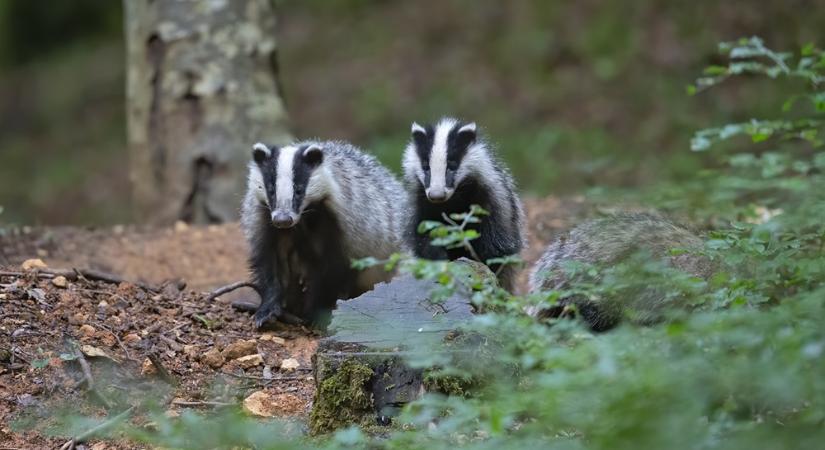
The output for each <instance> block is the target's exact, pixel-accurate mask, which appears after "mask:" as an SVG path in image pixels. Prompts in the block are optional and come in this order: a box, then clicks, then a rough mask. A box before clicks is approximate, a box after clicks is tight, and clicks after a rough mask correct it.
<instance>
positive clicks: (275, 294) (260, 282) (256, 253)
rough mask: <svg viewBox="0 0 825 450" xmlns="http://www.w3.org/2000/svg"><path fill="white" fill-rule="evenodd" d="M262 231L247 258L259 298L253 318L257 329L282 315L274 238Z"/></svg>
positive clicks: (269, 233) (267, 232)
mask: <svg viewBox="0 0 825 450" xmlns="http://www.w3.org/2000/svg"><path fill="white" fill-rule="evenodd" d="M264 230H266V231H265V232H264V233H261V234H260V235H259V236H258V239H256V241H257V242H255V243H254V245H252V246H251V254H250V256H249V267H250V269H251V271H252V280H253V282H254V284H255V286H256V287H257V289H258V294H259V295H260V296H261V304H260V306H258V309H257V310H256V311H255V314H254V316H253V319H254V320H255V326H256V327H257V328H261V327H263V326H264V325H265V324H266V323H267V322H270V321H273V320H275V319H278V318H279V317H280V316H281V315H282V314H283V302H282V298H281V297H282V289H281V288H282V286H281V282H280V280H279V279H278V277H276V275H278V274H277V269H278V267H279V264H278V253H277V251H276V248H275V236H274V235H273V234H272V232H270V231H269V230H268V229H267V228H264ZM281 266H283V265H281Z"/></svg>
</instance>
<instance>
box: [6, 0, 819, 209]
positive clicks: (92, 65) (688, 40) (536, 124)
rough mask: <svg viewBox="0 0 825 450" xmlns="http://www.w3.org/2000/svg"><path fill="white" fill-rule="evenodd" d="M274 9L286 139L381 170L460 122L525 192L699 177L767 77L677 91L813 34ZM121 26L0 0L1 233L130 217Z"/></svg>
mask: <svg viewBox="0 0 825 450" xmlns="http://www.w3.org/2000/svg"><path fill="white" fill-rule="evenodd" d="M276 3H277V6H278V14H279V15H278V20H279V36H278V45H279V54H278V56H279V61H280V68H281V78H282V79H281V81H282V84H283V88H284V94H285V101H286V103H287V108H288V111H289V114H290V118H291V121H292V128H293V130H294V132H295V134H296V136H298V137H299V138H308V137H321V138H330V139H348V140H352V141H353V142H355V143H356V144H358V145H361V146H363V147H365V148H367V149H369V150H370V151H372V152H374V153H376V154H377V155H378V156H379V157H380V158H381V159H382V160H383V161H384V162H385V163H387V164H388V165H390V166H391V167H392V168H393V169H394V170H396V171H397V170H398V169H399V160H400V155H401V150H402V148H403V146H404V145H405V142H406V140H407V137H408V130H409V124H410V122H411V121H413V120H416V121H427V120H433V119H435V118H437V117H438V116H440V115H442V114H451V115H458V116H460V117H464V118H468V119H472V120H476V121H478V122H479V123H480V124H481V125H482V126H483V127H484V128H485V129H486V131H487V132H488V133H489V135H490V136H491V137H492V140H493V141H494V142H495V143H496V144H497V145H498V147H499V149H500V152H501V153H502V155H503V156H504V158H505V159H506V160H507V162H508V163H509V164H510V165H511V167H512V169H513V171H514V172H515V174H516V177H517V179H518V180H519V182H520V184H521V187H522V188H523V190H524V191H525V192H526V193H528V194H534V195H546V194H551V193H553V194H570V193H573V192H581V191H583V190H585V189H587V188H590V187H594V186H597V185H598V186H601V187H611V186H624V187H633V186H638V185H643V184H646V183H651V182H655V181H658V180H662V179H670V180H678V179H679V178H680V177H684V176H686V175H688V174H690V173H691V172H693V171H695V170H698V168H699V167H701V166H702V165H703V164H704V163H707V161H702V160H701V158H707V157H708V156H707V155H702V154H695V153H694V154H691V153H689V152H688V151H686V150H687V148H688V145H689V139H690V136H691V134H692V133H693V132H694V131H695V130H697V129H699V128H701V127H705V126H708V125H711V124H714V123H720V122H722V121H726V122H734V121H742V120H747V119H750V118H751V116H773V115H775V114H776V113H777V111H776V105H777V104H781V100H780V99H783V98H784V97H785V96H786V94H787V92H786V91H785V87H783V84H782V83H784V82H780V83H777V82H773V83H767V82H766V83H765V88H764V89H761V90H760V89H759V88H757V89H755V90H754V89H752V88H753V86H752V85H751V87H750V88H749V90H748V92H760V94H761V95H760V96H758V97H757V96H753V97H746V91H744V90H741V89H740V87H741V83H739V82H737V81H734V82H731V83H728V84H727V85H725V86H722V87H721V88H720V89H719V91H718V92H717V93H716V95H714V96H712V97H711V96H708V97H704V96H698V97H690V96H688V95H687V94H686V89H685V88H686V86H687V85H688V84H689V83H690V82H691V81H693V79H694V78H695V75H696V74H697V73H700V72H701V70H702V68H703V67H705V66H707V65H709V64H713V63H714V62H715V58H717V57H718V56H717V53H716V52H715V48H716V43H717V42H720V41H726V40H732V39H735V38H738V37H740V36H749V35H758V36H761V37H763V38H764V39H765V42H766V44H767V45H769V46H771V47H773V48H798V47H799V46H800V45H802V44H803V43H806V42H819V43H821V42H825V26H823V24H825V1H822V0H817V1H802V0H771V1H759V2H753V1H750V2H749V1H728V2H718V1H713V0H701V1H693V2H681V1H666V2H665V1H662V2H652V1H648V2H600V1H596V0H582V1H577V2H549V1H543V0H521V1H514V2H483V3H482V2H477V1H472V0H449V1H436V0H423V1H415V2H411V1H388V0H334V1H332V0H331V1H300V0H280V1H277V2H276ZM122 21H123V12H122V4H121V2H119V1H102V0H61V1H56V2H48V3H46V2H36V1H31V0H0V206H2V208H3V211H2V213H1V214H0V222H4V223H17V224H113V223H125V222H131V221H140V218H135V217H133V216H132V214H131V211H130V206H129V183H128V178H127V167H128V158H127V154H126V137H125V132H126V130H125V105H124V98H125V51H124V38H123V36H124V31H123V24H122ZM755 82H757V83H760V82H761V81H755ZM787 88H788V89H790V88H791V87H790V86H788V87H787ZM745 111H747V113H745ZM252 140H254V137H250V142H252ZM238 176H239V177H242V176H244V174H238ZM239 202H240V201H239Z"/></svg>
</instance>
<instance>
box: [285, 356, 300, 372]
mask: <svg viewBox="0 0 825 450" xmlns="http://www.w3.org/2000/svg"><path fill="white" fill-rule="evenodd" d="M299 367H301V363H299V362H298V360H297V359H295V358H287V359H285V360H283V361H281V370H286V371H288V372H291V371H293V370H295V369H297V368H299Z"/></svg>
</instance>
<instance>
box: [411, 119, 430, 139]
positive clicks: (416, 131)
mask: <svg viewBox="0 0 825 450" xmlns="http://www.w3.org/2000/svg"><path fill="white" fill-rule="evenodd" d="M411 133H412V137H415V136H416V135H420V136H422V137H424V136H426V135H427V130H425V129H424V127H422V126H421V125H419V124H418V123H416V122H413V124H412V130H411Z"/></svg>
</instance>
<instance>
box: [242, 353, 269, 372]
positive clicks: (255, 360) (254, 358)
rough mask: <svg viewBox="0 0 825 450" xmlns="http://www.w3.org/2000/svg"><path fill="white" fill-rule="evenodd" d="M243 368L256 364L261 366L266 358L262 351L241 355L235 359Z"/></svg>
mask: <svg viewBox="0 0 825 450" xmlns="http://www.w3.org/2000/svg"><path fill="white" fill-rule="evenodd" d="M235 362H236V363H238V365H239V366H241V368H242V369H249V368H252V367H255V366H260V365H261V364H263V363H264V358H263V356H261V354H260V353H256V354H254V355H247V356H241V357H240V358H238V359H236V360H235Z"/></svg>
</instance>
